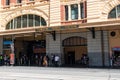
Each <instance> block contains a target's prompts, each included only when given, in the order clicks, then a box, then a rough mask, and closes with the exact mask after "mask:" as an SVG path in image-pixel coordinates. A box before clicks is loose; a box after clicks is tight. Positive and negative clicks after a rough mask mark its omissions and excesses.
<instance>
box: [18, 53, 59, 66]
mask: <svg viewBox="0 0 120 80" xmlns="http://www.w3.org/2000/svg"><path fill="white" fill-rule="evenodd" d="M59 60H60V58H59V56H58V55H51V56H48V55H38V54H34V55H32V56H31V57H28V56H27V55H25V54H24V55H22V56H21V57H20V58H19V59H17V60H16V63H17V64H18V65H20V66H21V65H23V66H27V65H28V66H29V65H33V66H45V67H47V66H58V65H59Z"/></svg>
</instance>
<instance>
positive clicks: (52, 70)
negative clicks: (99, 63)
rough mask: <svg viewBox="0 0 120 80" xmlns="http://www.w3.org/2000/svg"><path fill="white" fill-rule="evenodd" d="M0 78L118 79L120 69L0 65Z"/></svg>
mask: <svg viewBox="0 0 120 80" xmlns="http://www.w3.org/2000/svg"><path fill="white" fill-rule="evenodd" d="M0 80H120V69H109V68H105V69H103V68H68V67H65V68H63V67H28V66H0Z"/></svg>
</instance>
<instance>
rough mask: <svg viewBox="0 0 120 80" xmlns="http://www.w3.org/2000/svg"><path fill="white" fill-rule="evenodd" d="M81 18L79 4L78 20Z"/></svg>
mask: <svg viewBox="0 0 120 80" xmlns="http://www.w3.org/2000/svg"><path fill="white" fill-rule="evenodd" d="M80 19H81V8H80V4H78V20H80Z"/></svg>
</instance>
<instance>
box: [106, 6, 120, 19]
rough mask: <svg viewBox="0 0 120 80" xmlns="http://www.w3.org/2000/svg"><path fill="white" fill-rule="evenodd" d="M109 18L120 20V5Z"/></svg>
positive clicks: (111, 12)
mask: <svg viewBox="0 0 120 80" xmlns="http://www.w3.org/2000/svg"><path fill="white" fill-rule="evenodd" d="M108 18H120V5H118V6H116V7H115V8H113V9H112V10H111V11H110V13H109V15H108Z"/></svg>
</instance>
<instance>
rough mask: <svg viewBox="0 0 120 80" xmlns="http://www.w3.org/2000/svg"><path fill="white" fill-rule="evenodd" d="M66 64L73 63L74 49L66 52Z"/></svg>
mask: <svg viewBox="0 0 120 80" xmlns="http://www.w3.org/2000/svg"><path fill="white" fill-rule="evenodd" d="M67 59H68V60H67V62H68V64H75V51H69V52H68V53H67Z"/></svg>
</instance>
